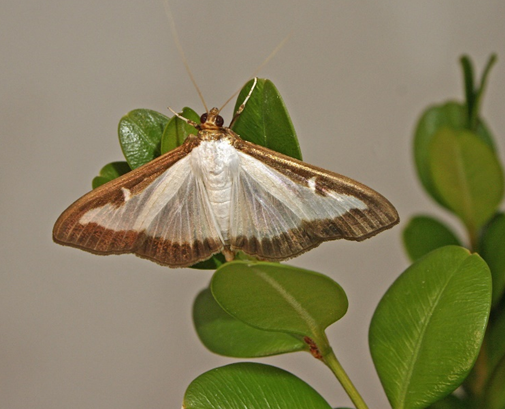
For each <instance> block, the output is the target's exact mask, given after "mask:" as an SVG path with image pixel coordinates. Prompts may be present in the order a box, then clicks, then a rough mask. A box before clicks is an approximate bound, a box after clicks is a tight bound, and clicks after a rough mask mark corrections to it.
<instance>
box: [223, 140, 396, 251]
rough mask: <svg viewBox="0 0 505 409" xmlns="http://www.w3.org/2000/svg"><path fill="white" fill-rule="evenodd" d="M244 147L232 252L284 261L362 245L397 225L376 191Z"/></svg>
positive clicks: (236, 187)
mask: <svg viewBox="0 0 505 409" xmlns="http://www.w3.org/2000/svg"><path fill="white" fill-rule="evenodd" d="M244 145H245V146H244V147H240V146H239V147H238V148H239V149H240V150H241V152H240V158H241V171H240V174H239V175H238V176H237V178H236V180H235V183H234V188H233V195H232V200H233V204H232V209H233V211H232V218H231V223H230V224H231V239H230V245H231V248H232V249H235V250H243V251H244V252H246V253H248V254H252V255H256V256H258V257H260V258H263V259H266V260H282V259H286V258H290V257H295V256H296V255H298V254H301V253H303V252H305V251H307V250H309V249H311V248H313V247H315V246H317V245H319V244H320V243H321V242H323V241H326V240H334V239H339V238H344V239H348V240H358V241H359V240H364V239H366V238H368V237H371V236H373V235H375V234H377V233H379V232H380V231H382V230H385V229H387V228H390V227H392V226H393V225H394V224H396V223H397V222H398V215H397V213H396V210H395V209H394V207H393V206H392V205H391V204H390V203H389V202H388V201H387V200H386V199H385V198H384V197H382V196H381V195H379V194H378V193H377V192H375V191H373V190H372V189H370V188H368V187H366V186H364V185H361V184H359V183H358V182H354V181H352V180H350V179H349V178H346V177H344V176H340V175H337V174H335V173H331V172H327V171H324V170H322V169H319V168H316V167H313V166H310V165H307V164H305V163H303V162H300V161H296V160H294V159H291V158H288V157H286V156H284V155H278V154H274V155H272V152H271V151H270V150H268V149H266V148H261V147H258V146H256V145H252V144H249V143H247V142H244Z"/></svg>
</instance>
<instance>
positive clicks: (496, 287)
mask: <svg viewBox="0 0 505 409" xmlns="http://www.w3.org/2000/svg"><path fill="white" fill-rule="evenodd" d="M480 254H481V255H482V257H483V258H484V260H486V262H487V264H488V266H489V268H490V270H491V275H492V276H493V305H496V304H497V303H498V302H499V301H500V299H501V297H502V296H503V294H504V292H505V214H504V213H499V214H498V215H496V216H495V217H494V218H493V219H492V220H491V221H490V222H489V224H488V225H487V226H486V228H485V230H484V232H483V234H482V237H481V243H480Z"/></svg>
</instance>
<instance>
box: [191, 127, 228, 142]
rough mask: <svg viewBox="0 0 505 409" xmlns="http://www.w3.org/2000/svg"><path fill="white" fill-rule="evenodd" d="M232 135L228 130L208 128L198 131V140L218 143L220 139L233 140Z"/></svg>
mask: <svg viewBox="0 0 505 409" xmlns="http://www.w3.org/2000/svg"><path fill="white" fill-rule="evenodd" d="M233 136H234V135H233V134H232V133H231V132H230V130H229V129H228V128H215V129H214V128H210V129H205V128H204V129H201V130H199V131H198V139H200V140H201V141H219V140H221V139H228V140H230V139H233Z"/></svg>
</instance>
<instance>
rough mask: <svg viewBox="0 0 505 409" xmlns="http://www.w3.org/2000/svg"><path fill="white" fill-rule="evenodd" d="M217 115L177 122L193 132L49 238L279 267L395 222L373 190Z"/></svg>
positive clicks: (156, 257) (95, 249)
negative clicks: (245, 134)
mask: <svg viewBox="0 0 505 409" xmlns="http://www.w3.org/2000/svg"><path fill="white" fill-rule="evenodd" d="M256 81H257V80H256V79H255V80H254V85H256ZM254 85H253V86H252V87H251V89H250V91H249V93H248V95H247V97H246V99H245V100H244V103H242V105H241V106H240V108H239V109H238V111H237V113H236V114H235V116H234V119H233V120H232V123H233V122H234V121H235V120H236V119H237V118H238V116H239V115H240V113H241V112H242V111H243V109H244V107H245V106H246V102H247V101H248V99H249V98H250V96H251V94H252V92H253V89H254ZM219 113H220V110H219V109H217V108H212V109H210V110H207V112H205V113H204V114H203V115H202V116H201V118H200V123H196V122H193V121H189V120H187V119H185V118H182V117H181V119H184V120H185V121H186V122H188V123H189V124H190V125H191V126H193V127H194V128H195V130H196V132H195V134H193V135H189V136H188V137H187V139H186V140H185V142H184V143H183V144H182V145H181V146H179V147H178V148H176V149H173V150H171V151H170V152H167V153H165V154H164V155H161V156H160V157H158V158H156V159H154V160H153V161H151V162H149V163H147V164H145V165H143V166H141V167H139V168H136V169H134V170H133V171H131V172H129V173H127V174H125V175H123V176H121V177H119V178H117V179H114V180H112V181H110V182H108V183H106V184H105V185H103V186H100V187H98V188H97V189H95V190H93V191H91V192H89V193H88V194H86V195H84V196H83V197H81V198H80V199H78V200H77V201H76V202H75V203H73V204H72V205H71V206H70V207H69V208H68V209H67V210H65V211H64V212H63V214H62V215H61V216H60V217H59V218H58V220H57V221H56V224H55V226H54V230H53V238H54V241H55V242H57V243H59V244H63V245H67V246H73V247H77V248H80V249H82V250H86V251H89V252H91V253H95V254H101V255H107V254H122V253H134V254H136V255H137V256H140V257H143V258H147V259H150V260H152V261H155V262H157V263H159V264H161V265H166V266H169V267H187V266H191V265H194V264H195V263H197V262H200V261H203V260H207V259H209V258H210V257H212V256H213V255H214V254H217V253H220V252H222V253H224V255H225V257H226V260H227V261H230V260H232V259H233V258H234V256H235V254H236V252H237V251H242V252H244V253H246V254H248V255H250V256H254V257H256V258H258V259H260V260H268V261H282V260H286V259H290V258H292V257H296V256H298V255H300V254H302V253H304V252H306V251H308V250H310V249H312V248H314V247H316V246H318V245H319V244H321V243H322V242H324V241H328V240H336V239H347V240H355V241H361V240H364V239H367V238H369V237H372V236H374V235H376V234H377V233H379V232H381V231H383V230H386V229H389V228H391V227H392V226H394V225H395V224H397V223H398V221H399V217H398V213H397V212H396V209H395V208H394V207H393V205H392V204H391V203H390V202H389V201H388V200H387V199H386V198H384V197H383V196H382V195H380V194H379V193H377V192H376V191H374V190H372V189H371V188H369V187H367V186H365V185H363V184H361V183H359V182H356V181H354V180H352V179H350V178H348V177H345V176H342V175H339V174H337V173H333V172H330V171H327V170H324V169H321V168H318V167H316V166H313V165H309V164H307V163H304V162H302V161H300V160H297V159H294V158H291V157H289V156H286V155H283V154H280V153H278V152H275V151H273V150H270V149H268V148H265V147H263V146H259V145H256V144H253V143H251V142H247V141H246V140H243V139H242V138H241V137H240V136H239V135H237V134H236V133H235V132H234V131H233V130H232V129H231V124H230V126H229V127H225V126H223V123H224V121H223V118H222V117H221V116H220V115H219ZM176 115H177V114H176Z"/></svg>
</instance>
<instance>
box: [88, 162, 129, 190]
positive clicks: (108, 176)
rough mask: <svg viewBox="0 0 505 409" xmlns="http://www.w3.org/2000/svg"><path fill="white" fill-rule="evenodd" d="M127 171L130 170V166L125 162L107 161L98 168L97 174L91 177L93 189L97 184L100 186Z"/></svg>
mask: <svg viewBox="0 0 505 409" xmlns="http://www.w3.org/2000/svg"><path fill="white" fill-rule="evenodd" d="M129 171H131V168H130V166H128V163H126V162H112V163H108V164H107V165H105V166H104V167H103V168H102V169H100V173H99V174H98V176H96V177H95V178H94V179H93V182H92V183H91V184H92V186H93V189H96V188H97V187H98V186H102V185H104V184H105V183H107V182H110V181H111V180H113V179H116V178H118V177H119V176H122V175H124V174H126V173H128V172H129Z"/></svg>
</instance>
